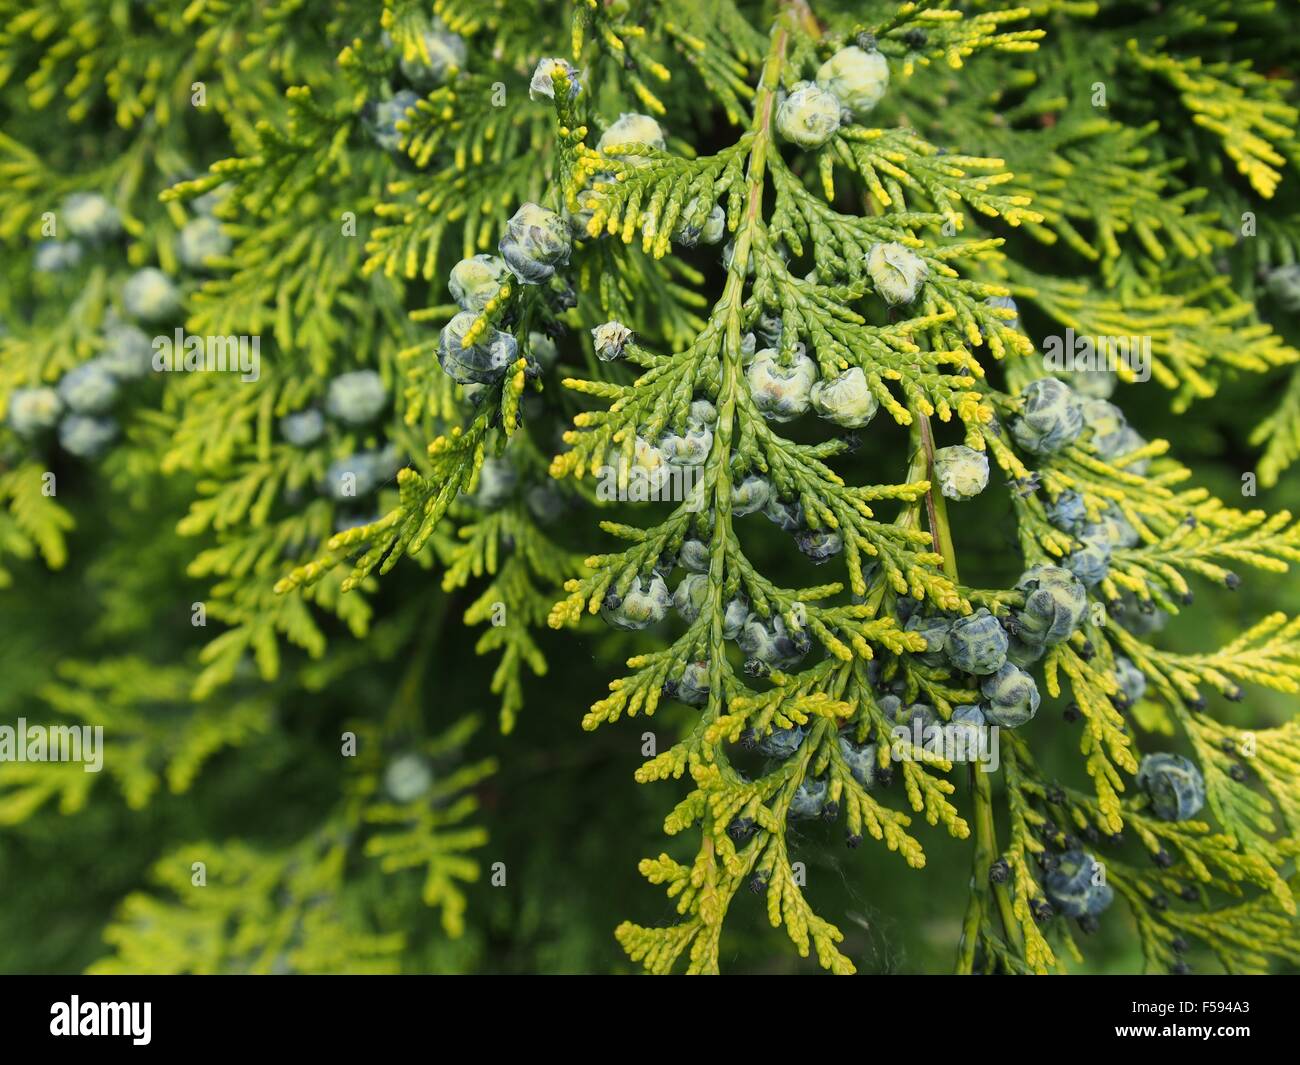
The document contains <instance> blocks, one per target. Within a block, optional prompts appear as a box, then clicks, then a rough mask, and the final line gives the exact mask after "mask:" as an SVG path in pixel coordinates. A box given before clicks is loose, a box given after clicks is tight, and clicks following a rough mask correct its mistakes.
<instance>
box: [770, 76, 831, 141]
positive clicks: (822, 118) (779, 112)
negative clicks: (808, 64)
mask: <svg viewBox="0 0 1300 1065" xmlns="http://www.w3.org/2000/svg"><path fill="white" fill-rule="evenodd" d="M839 128H840V102H839V100H837V99H836V98H835V97H834V96H833V95H832V94H831V93H829V92H827V91H826V90H825V89H820V88H818V87H817V86H816V85H815V84H813V83H812V82H811V81H801V82H799V84H798V85H796V86H795V87H794V90H793V91H792V92H791V93H790V95H789V96H787V97H786V98H785V99H784V100H782V101H781V106H780V107H778V108H777V109H776V129H777V132H778V133H780V134H781V136H782V137H784V138H785V139H786V140H788V141H789V142H790V143H791V144H797V145H798V146H799V147H800V148H805V149H807V148H820V147H821V146H822V145H823V144H825V143H826V142H827V141H828V140H830V139H831V137H833V136H834V135H835V131H836V130H837V129H839Z"/></svg>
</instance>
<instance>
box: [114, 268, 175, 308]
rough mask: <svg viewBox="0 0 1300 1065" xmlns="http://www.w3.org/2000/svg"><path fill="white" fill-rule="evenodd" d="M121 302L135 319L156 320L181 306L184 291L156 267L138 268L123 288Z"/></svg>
mask: <svg viewBox="0 0 1300 1065" xmlns="http://www.w3.org/2000/svg"><path fill="white" fill-rule="evenodd" d="M122 305H123V306H124V307H125V308H126V313H127V314H129V315H130V316H131V317H132V318H137V319H139V320H141V321H145V322H157V321H160V320H161V319H163V318H171V317H173V316H175V315H176V313H177V312H178V311H179V310H180V309H181V294H180V292H179V291H178V290H177V288H176V285H175V283H174V282H173V281H172V279H171V278H170V277H168V276H167V275H166V274H164V273H163V272H162V271H161V270H159V269H158V268H157V267H154V266H146V267H145V268H144V269H143V270H137V271H136V272H135V273H134V274H132V275H131V276H130V278H128V279H127V282H126V284H125V285H124V286H123V287H122Z"/></svg>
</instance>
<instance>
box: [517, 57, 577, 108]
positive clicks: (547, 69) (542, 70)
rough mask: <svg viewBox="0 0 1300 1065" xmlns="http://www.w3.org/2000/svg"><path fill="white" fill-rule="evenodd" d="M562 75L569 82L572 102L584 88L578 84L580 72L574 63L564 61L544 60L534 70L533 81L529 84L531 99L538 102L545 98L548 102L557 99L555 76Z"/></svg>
mask: <svg viewBox="0 0 1300 1065" xmlns="http://www.w3.org/2000/svg"><path fill="white" fill-rule="evenodd" d="M557 73H562V74H564V76H565V77H566V78H568V81H569V99H570V100H572V99H573V98H574V97H576V96H577V95H578V91H579V90H580V89H581V88H582V86H580V85H579V84H578V76H579V71H578V68H577V67H575V66H574V65H573V64H572V63H570V62H568V61H567V60H564V59H550V58H548V59H543V60H541V61H540V62H539V63H538V64H537V67H536V68H535V69H534V70H533V77H532V80H531V81H529V83H528V96H529V99H532V100H537V99H540V98H541V97H545V98H546V99H548V100H554V99H555V81H554V75H555V74H557Z"/></svg>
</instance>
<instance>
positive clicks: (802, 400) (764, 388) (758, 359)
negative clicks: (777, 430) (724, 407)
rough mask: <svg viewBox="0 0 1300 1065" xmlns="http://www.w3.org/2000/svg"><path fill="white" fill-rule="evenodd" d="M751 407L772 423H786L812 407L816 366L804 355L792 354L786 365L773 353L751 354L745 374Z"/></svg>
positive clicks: (768, 351)
mask: <svg viewBox="0 0 1300 1065" xmlns="http://www.w3.org/2000/svg"><path fill="white" fill-rule="evenodd" d="M745 379H746V380H747V381H748V383H749V392H750V395H751V396H753V399H754V406H756V407H757V408H758V409H759V412H760V413H761V414H762V415H763V417H765V418H767V419H768V420H769V421H774V422H788V421H791V420H793V419H794V418H797V417H799V415H801V414H805V413H807V411H808V408H809V406H810V405H811V404H812V388H813V385H814V384H815V383H816V381H817V364H816V363H815V362H813V361H812V359H810V358H809V357H808V356H807V355H804V354H795V355H794V357H793V358H792V359H791V360H790V364H789V365H788V366H783V365H782V364H781V363H780V362H779V361H778V359H777V355H776V352H775V351H773V350H772V349H771V348H765V349H763V350H762V351H760V352H758V353H756V354H755V355H754V361H753V362H751V363H750V364H749V369H748V370H746V371H745Z"/></svg>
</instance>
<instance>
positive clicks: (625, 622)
mask: <svg viewBox="0 0 1300 1065" xmlns="http://www.w3.org/2000/svg"><path fill="white" fill-rule="evenodd" d="M672 601H673V600H672V596H671V595H669V594H668V586H667V585H666V584H664V580H663V578H662V577H660V576H658V575H657V574H655V575H652V576H650V577H648V578H644V577H643V578H638V579H636V580H635V581H633V582H632V587H631V588H629V589H628V590H627V594H625V595H623V596H621V597H620V596H619V595H617V594H616V593H610V594H609V595H607V596H606V597H605V604H604V605H603V606H602V607H601V608H600V616H601V617H602V618H603V619H604V620H605V622H606V623H607V624H610V625H613V626H614V628H616V629H644V628H648V627H649V626H651V625H654V624H657V623H658V622H660V621H663V619H664V618H665V617H667V615H668V608H669V607H670V606H671V605H672Z"/></svg>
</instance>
